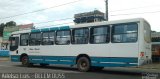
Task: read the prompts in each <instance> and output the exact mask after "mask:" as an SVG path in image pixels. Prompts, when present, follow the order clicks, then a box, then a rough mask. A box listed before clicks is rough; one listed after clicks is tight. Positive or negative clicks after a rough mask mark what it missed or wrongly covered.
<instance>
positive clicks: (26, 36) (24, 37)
mask: <svg viewBox="0 0 160 79" xmlns="http://www.w3.org/2000/svg"><path fill="white" fill-rule="evenodd" d="M28 40H29V34H21V37H20V45H21V46H27V45H28Z"/></svg>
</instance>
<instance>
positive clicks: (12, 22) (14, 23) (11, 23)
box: [5, 21, 16, 27]
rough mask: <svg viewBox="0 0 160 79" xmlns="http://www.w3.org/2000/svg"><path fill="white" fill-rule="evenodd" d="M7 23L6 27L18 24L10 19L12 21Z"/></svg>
mask: <svg viewBox="0 0 160 79" xmlns="http://www.w3.org/2000/svg"><path fill="white" fill-rule="evenodd" d="M5 25H6V27H12V26H16V22H14V21H10V22H7V23H6V24H5Z"/></svg>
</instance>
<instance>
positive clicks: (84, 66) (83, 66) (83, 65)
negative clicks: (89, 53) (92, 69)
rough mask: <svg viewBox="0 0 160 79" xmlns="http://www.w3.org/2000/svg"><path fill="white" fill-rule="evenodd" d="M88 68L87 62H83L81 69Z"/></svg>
mask: <svg viewBox="0 0 160 79" xmlns="http://www.w3.org/2000/svg"><path fill="white" fill-rule="evenodd" d="M87 67H88V65H87V62H86V61H82V62H81V63H80V68H81V69H86V68H87Z"/></svg>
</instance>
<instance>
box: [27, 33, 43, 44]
mask: <svg viewBox="0 0 160 79" xmlns="http://www.w3.org/2000/svg"><path fill="white" fill-rule="evenodd" d="M40 43H41V33H31V34H30V40H29V45H31V46H36V45H40Z"/></svg>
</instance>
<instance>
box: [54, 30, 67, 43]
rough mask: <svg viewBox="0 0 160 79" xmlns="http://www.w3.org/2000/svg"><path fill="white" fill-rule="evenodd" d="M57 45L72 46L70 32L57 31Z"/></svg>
mask: <svg viewBox="0 0 160 79" xmlns="http://www.w3.org/2000/svg"><path fill="white" fill-rule="evenodd" d="M56 44H57V45H66V44H70V31H57V34H56Z"/></svg>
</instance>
